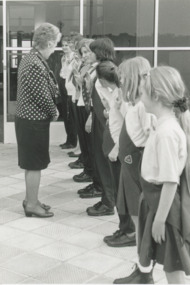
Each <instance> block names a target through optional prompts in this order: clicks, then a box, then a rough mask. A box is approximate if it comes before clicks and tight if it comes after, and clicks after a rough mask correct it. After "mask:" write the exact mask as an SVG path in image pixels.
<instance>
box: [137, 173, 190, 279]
mask: <svg viewBox="0 0 190 285" xmlns="http://www.w3.org/2000/svg"><path fill="white" fill-rule="evenodd" d="M185 179H186V178H185V174H184V172H183V174H182V176H181V183H180V187H178V190H177V192H176V194H175V198H174V201H173V203H172V206H171V208H170V211H169V214H168V217H167V219H166V223H165V236H166V240H165V242H162V244H159V243H156V242H155V241H154V239H153V238H152V224H153V221H154V217H155V214H156V211H157V208H158V204H159V200H160V195H161V189H162V185H155V184H152V183H149V182H147V181H145V180H144V179H143V178H141V185H142V189H143V193H142V195H141V198H140V207H139V232H138V234H139V236H138V238H139V242H138V253H139V261H140V264H141V265H142V266H145V267H146V266H149V265H150V262H151V260H155V261H156V262H158V263H160V264H163V266H164V271H166V272H173V271H178V270H181V271H184V272H185V273H186V274H187V275H190V256H189V249H190V248H189V247H190V194H189V192H188V191H187V184H186V180H185Z"/></svg>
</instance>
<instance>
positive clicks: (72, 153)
mask: <svg viewBox="0 0 190 285" xmlns="http://www.w3.org/2000/svg"><path fill="white" fill-rule="evenodd" d="M67 154H68V156H69V157H79V156H80V154H76V153H74V152H73V151H69V152H68V153H67Z"/></svg>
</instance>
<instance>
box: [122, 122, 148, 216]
mask: <svg viewBox="0 0 190 285" xmlns="http://www.w3.org/2000/svg"><path fill="white" fill-rule="evenodd" d="M142 154H143V148H142V147H136V146H135V144H134V143H133V142H132V140H131V138H130V136H129V134H128V133H127V129H126V123H125V120H124V123H123V127H122V129H121V133H120V137H119V160H120V162H121V173H120V183H119V191H118V198H117V207H118V212H119V214H123V215H124V214H126V213H129V214H130V215H133V216H138V205H139V198H140V194H141V192H142V189H141V185H140V174H139V163H140V160H141V157H142Z"/></svg>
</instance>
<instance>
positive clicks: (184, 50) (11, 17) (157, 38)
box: [0, 0, 190, 143]
mask: <svg viewBox="0 0 190 285" xmlns="http://www.w3.org/2000/svg"><path fill="white" fill-rule="evenodd" d="M189 15H190V0H60V1H54V0H52V1H49V0H41V1H36V0H33V1H28V0H20V1H17V0H16V1H15V0H12V1H9V0H4V1H0V141H1V142H4V143H9V142H15V131H14V114H15V105H16V89H17V70H18V65H19V62H20V60H21V58H22V57H23V56H24V54H26V53H27V52H28V51H29V50H30V49H31V44H32V34H33V30H34V29H35V28H36V27H37V26H39V25H40V24H41V23H43V22H49V23H52V24H54V25H56V26H58V27H59V28H60V31H61V32H62V33H63V35H69V34H70V33H71V32H77V33H81V34H82V35H84V36H85V37H88V38H91V37H92V38H97V37H102V36H107V37H109V38H110V39H112V41H113V42H114V45H115V50H116V55H117V61H118V63H119V62H121V60H122V59H125V58H130V57H134V56H136V55H141V56H144V57H146V58H147V59H148V60H149V61H150V63H151V65H152V66H157V65H159V64H166V65H171V66H173V67H175V68H177V69H178V70H179V71H180V72H181V74H182V76H183V79H184V82H185V83H186V86H187V90H190V28H189V27H190V17H189ZM60 50H61V48H60V47H57V48H56V52H60ZM63 137H64V126H63V122H54V123H52V124H51V142H52V143H54V142H55V143H56V142H62V141H63Z"/></svg>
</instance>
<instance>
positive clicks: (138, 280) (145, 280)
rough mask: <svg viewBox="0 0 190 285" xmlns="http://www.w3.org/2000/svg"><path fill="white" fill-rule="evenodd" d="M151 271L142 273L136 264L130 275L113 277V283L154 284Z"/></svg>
mask: <svg viewBox="0 0 190 285" xmlns="http://www.w3.org/2000/svg"><path fill="white" fill-rule="evenodd" d="M152 271H153V270H152ZM152 271H151V272H149V273H143V272H141V271H140V270H139V268H138V266H137V264H136V267H135V270H134V271H133V272H132V273H131V275H129V276H127V277H124V278H119V279H115V280H114V282H113V284H154V280H153V277H152Z"/></svg>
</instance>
